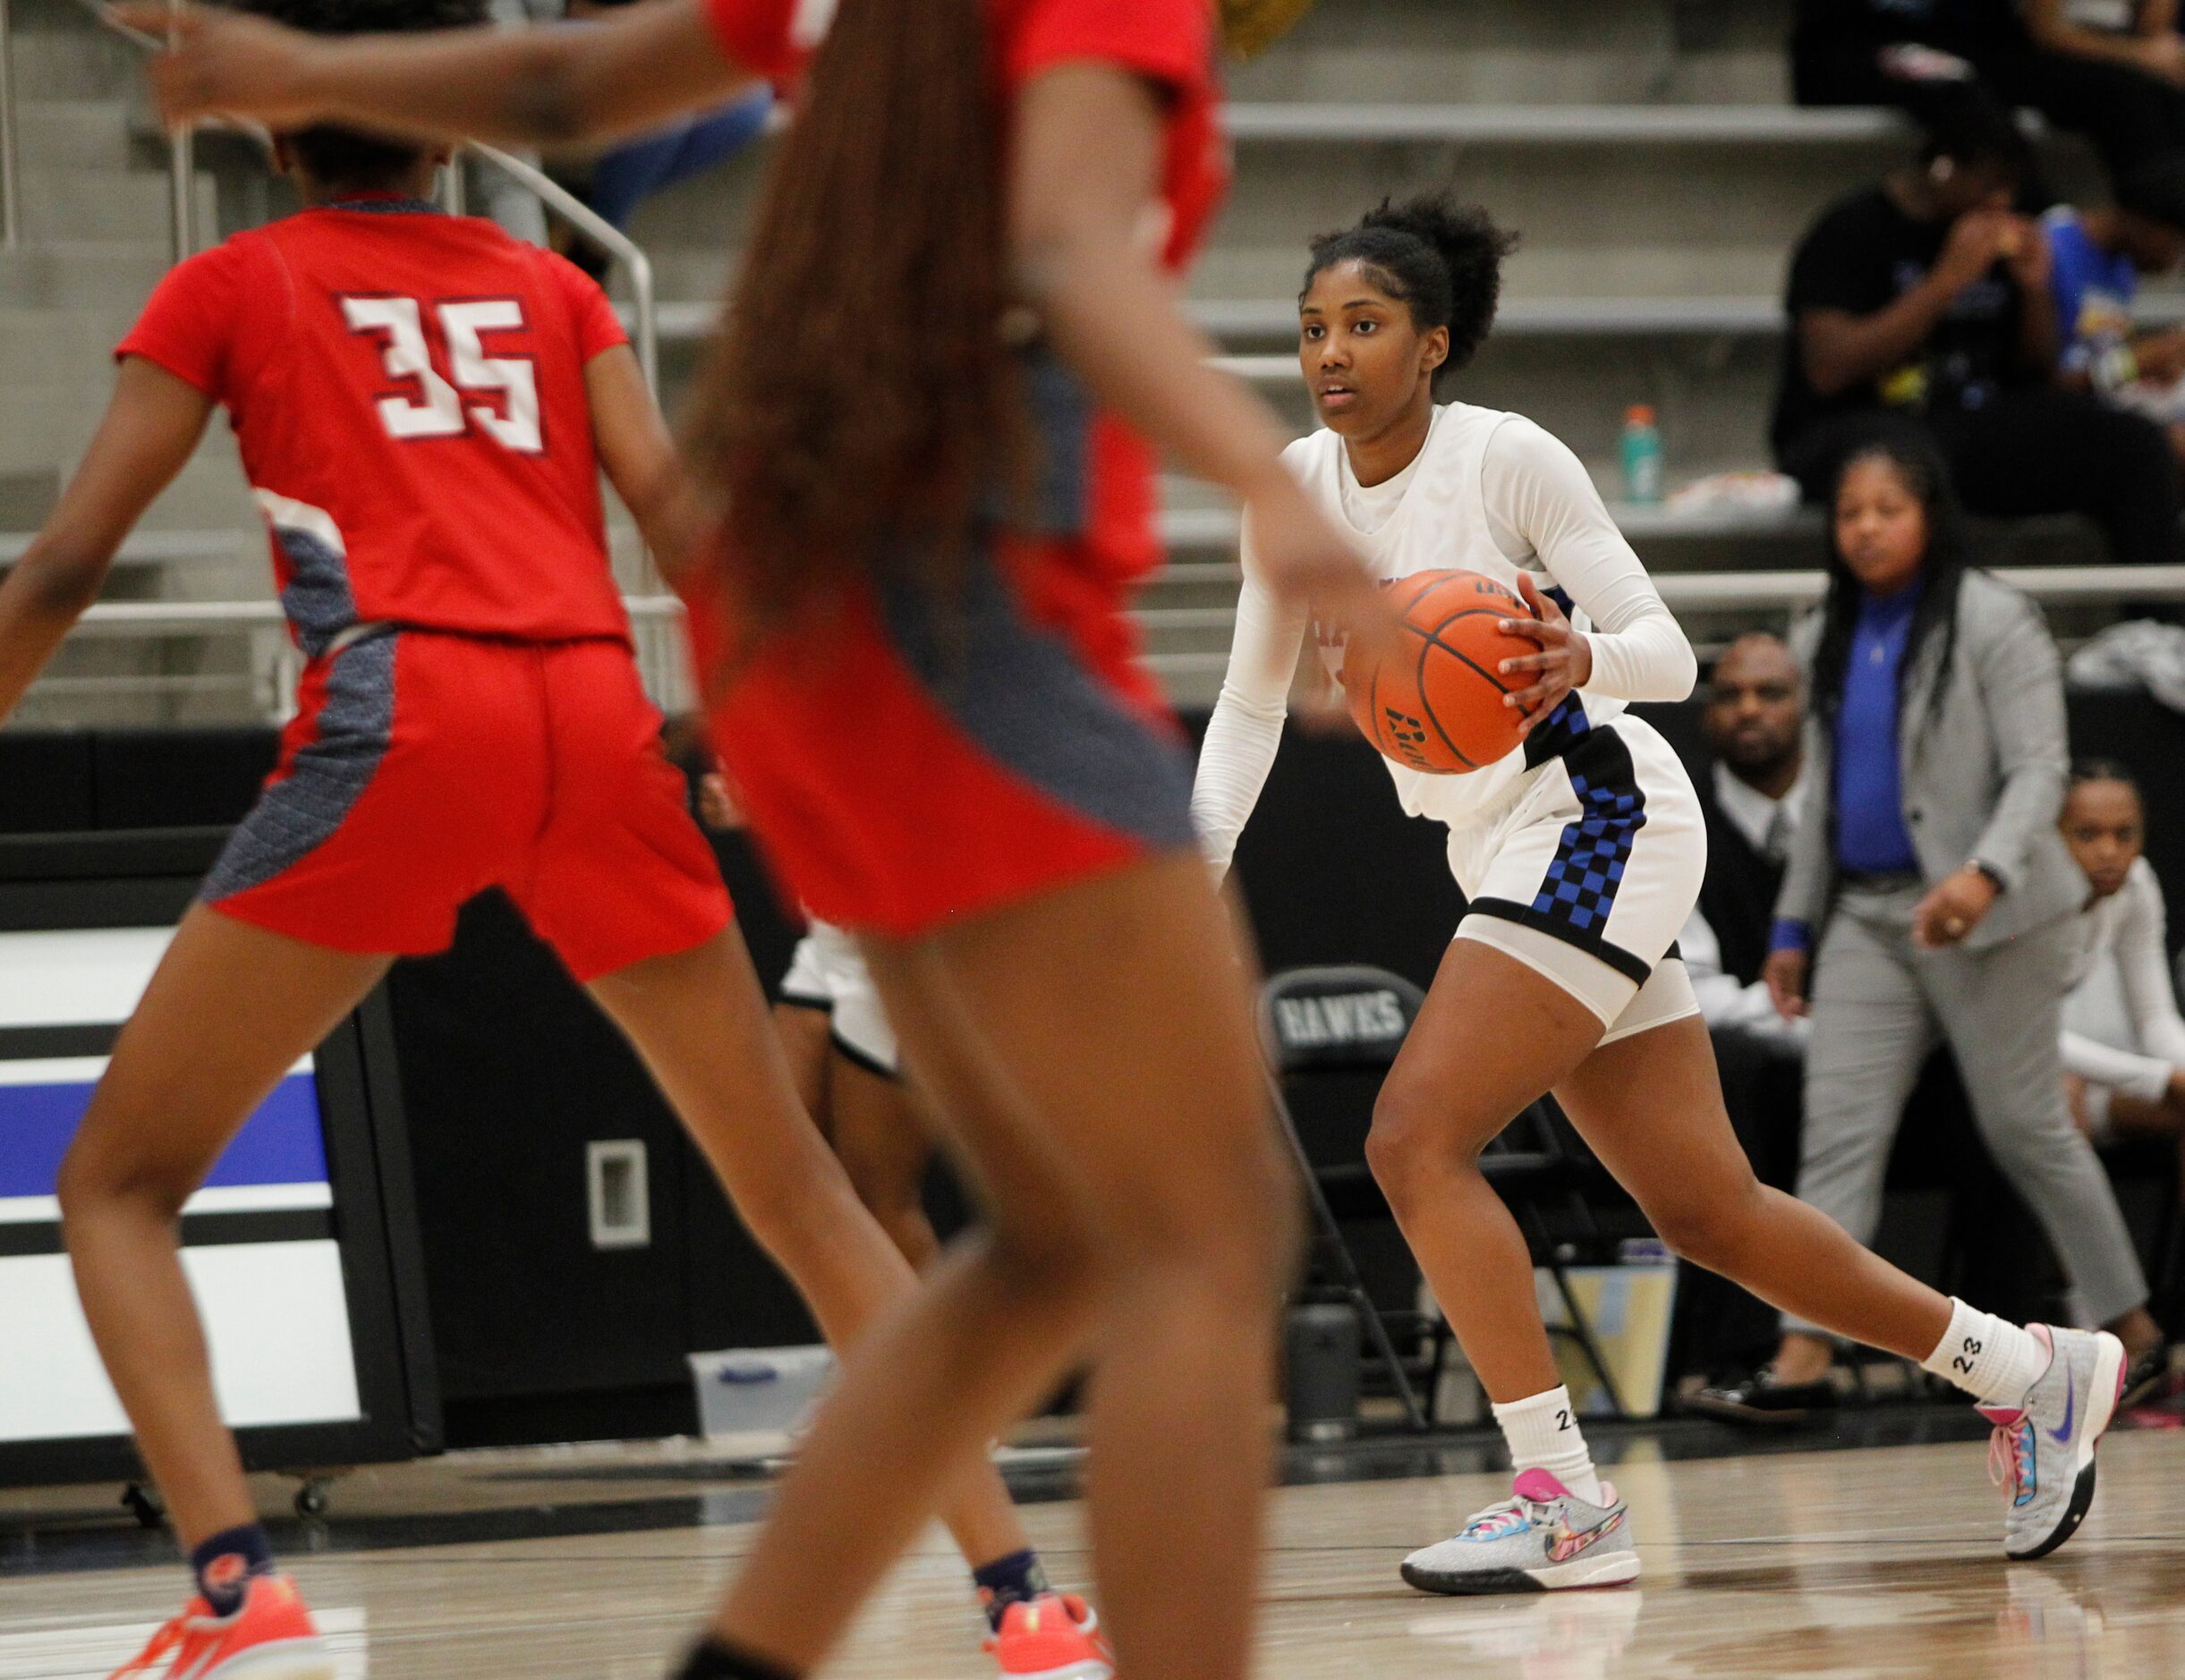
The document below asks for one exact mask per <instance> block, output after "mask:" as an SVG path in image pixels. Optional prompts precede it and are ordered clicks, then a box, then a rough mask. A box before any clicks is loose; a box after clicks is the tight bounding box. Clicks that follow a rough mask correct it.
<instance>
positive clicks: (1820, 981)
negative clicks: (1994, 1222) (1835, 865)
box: [1784, 889, 2147, 1334]
mask: <svg viewBox="0 0 2185 1680" xmlns="http://www.w3.org/2000/svg"><path fill="white" fill-rule="evenodd" d="M1917 898H1918V894H1917V890H1909V891H1905V892H1900V893H1889V894H1883V893H1876V892H1870V891H1869V892H1862V891H1859V890H1858V889H1847V890H1846V891H1845V892H1844V894H1843V895H1842V896H1841V898H1840V899H1839V900H1838V902H1837V905H1836V911H1835V913H1834V914H1833V915H1832V916H1831V917H1830V918H1829V921H1828V927H1827V930H1826V932H1825V933H1824V935H1823V936H1822V940H1821V948H1820V950H1819V951H1818V952H1817V953H1816V954H1815V962H1814V970H1813V981H1812V1009H1813V1033H1812V1036H1811V1038H1810V1039H1808V1041H1807V1051H1806V1137H1805V1147H1804V1155H1803V1158H1802V1160H1801V1162H1800V1165H1799V1168H1798V1199H1799V1200H1800V1201H1805V1202H1809V1203H1811V1204H1812V1205H1813V1206H1814V1207H1816V1208H1818V1209H1821V1211H1822V1212H1824V1213H1825V1214H1827V1215H1828V1216H1829V1217H1830V1218H1832V1219H1834V1220H1835V1221H1836V1222H1837V1223H1838V1224H1839V1225H1841V1226H1843V1228H1844V1229H1845V1230H1847V1231H1849V1233H1850V1234H1851V1235H1853V1236H1854V1237H1856V1238H1858V1240H1859V1241H1860V1242H1861V1243H1871V1242H1872V1241H1873V1240H1874V1234H1875V1228H1876V1226H1878V1225H1879V1224H1880V1221H1881V1216H1882V1177H1883V1171H1884V1170H1885V1169H1886V1167H1887V1166H1888V1162H1889V1150H1890V1145H1891V1144H1892V1142H1893V1141H1895V1138H1896V1133H1897V1124H1898V1121H1899V1119H1900V1116H1902V1114H1903V1111H1904V1105H1905V1101H1906V1099H1908V1098H1909V1096H1910V1095H1911V1092H1912V1087H1913V1085H1914V1084H1915V1083H1916V1082H1917V1080H1918V1077H1919V1070H1920V1067H1921V1065H1922V1064H1924V1063H1925V1062H1926V1059H1927V1057H1928V1056H1930V1055H1931V1054H1932V1053H1933V1052H1934V1048H1935V1046H1936V1044H1937V1043H1938V1042H1940V1041H1943V1040H1946V1041H1947V1042H1948V1043H1949V1045H1950V1048H1951V1050H1952V1051H1953V1052H1955V1054H1956V1056H1957V1062H1958V1067H1959V1070H1960V1073H1962V1075H1963V1077H1964V1081H1965V1089H1966V1094H1967V1095H1968V1097H1969V1098H1970V1099H1971V1105H1972V1111H1973V1118H1974V1121H1975V1123H1976V1124H1977V1125H1978V1126H1979V1129H1980V1135H1981V1137H1982V1138H1983V1140H1985V1142H1986V1144H1987V1147H1988V1150H1989V1151H1990V1152H1991V1153H1992V1154H1993V1155H1994V1158H1995V1162H1996V1165H1997V1166H1998V1167H2001V1168H2002V1171H2003V1172H2004V1174H2005V1175H2007V1176H2008V1177H2009V1178H2010V1180H2011V1184H2014V1185H2015V1186H2016V1187H2017V1189H2018V1192H2019V1195H2021V1196H2023V1197H2024V1198H2025V1199H2026V1201H2027V1204H2028V1206H2029V1207H2031V1208H2032V1209H2033V1210H2034V1213H2035V1215H2036V1217H2037V1218H2039V1219H2040V1221H2041V1226H2042V1228H2043V1229H2044V1230H2045V1231H2046V1232H2047V1234H2048V1240H2049V1242H2050V1243H2051V1244H2052V1245H2053V1247H2054V1248H2055V1251H2056V1254H2057V1257H2058V1258H2059V1259H2060V1260H2062V1262H2063V1266H2064V1269H2065V1270H2066V1271H2067V1272H2068V1273H2069V1274H2070V1279H2071V1283H2072V1285H2073V1287H2074V1289H2075V1290H2076V1292H2077V1294H2078V1296H2079V1301H2080V1302H2081V1303H2082V1305H2083V1307H2084V1310H2085V1311H2086V1312H2087V1315H2088V1316H2089V1317H2091V1318H2092V1319H2094V1321H2095V1322H2096V1323H2097V1324H2106V1323H2109V1322H2110V1321H2111V1320H2113V1319H2116V1318H2118V1317H2119V1316H2120V1315H2121V1314H2123V1313H2125V1312H2129V1311H2131V1309H2132V1308H2134V1307H2137V1306H2138V1305H2140V1304H2141V1303H2142V1302H2145V1301H2146V1300H2147V1279H2146V1277H2144V1276H2143V1275H2142V1274H2141V1271H2140V1268H2139V1258H2138V1254H2137V1252H2135V1251H2134V1250H2133V1247H2132V1242H2131V1237H2130V1235H2129V1234H2128V1233H2127V1232H2126V1230H2125V1226H2124V1218H2123V1216H2122V1215H2121V1213H2120V1212H2119V1211H2118V1210H2117V1199H2116V1196H2115V1193H2114V1192H2113V1191H2112V1189H2111V1188H2110V1184H2109V1178H2108V1175H2106V1174H2104V1172H2103V1170H2102V1167H2101V1163H2100V1162H2099V1161H2098V1160H2097V1159H2096V1158H2095V1153H2094V1149H2093V1146H2092V1145H2090V1144H2089V1143H2088V1142H2087V1140H2086V1139H2085V1138H2084V1137H2082V1136H2081V1135H2080V1134H2079V1131H2078V1129H2077V1128H2076V1127H2075V1126H2073V1125H2072V1124H2071V1120H2070V1114H2069V1112H2068V1111H2067V1109H2066V1107H2065V1105H2064V1097H2063V1067H2062V1060H2061V1058H2060V1055H2059V1052H2058V1048H2057V1030H2058V1024H2059V1017H2060V1014H2061V1013H2062V996H2061V993H2060V987H2061V984H2062V974H2063V972H2064V970H2065V967H2066V958H2067V955H2068V952H2069V943H2068V942H2069V941H2070V938H2071V933H2070V918H2068V917H2065V918H2062V919H2059V920H2057V921H2052V922H2049V923H2047V924H2045V925H2044V926H2041V927H2037V928H2034V929H2029V930H2028V931H2027V932H2025V933H2023V934H2021V935H2019V937H2018V938H2015V939H2011V940H2010V941H2008V942H2007V943H2005V944H2002V945H2000V946H1990V947H1989V948H1988V949H1986V950H1984V951H1966V950H1962V949H1957V950H1948V951H1921V950H1918V949H1917V948H1916V947H1915V946H1913V944H1912V934H1911V910H1912V906H1913V904H1916V903H1917ZM1784 1328H1787V1329H1792V1330H1804V1331H1807V1332H1812V1333H1816V1334H1817V1333H1819V1332H1818V1329H1817V1327H1815V1326H1813V1325H1809V1324H1806V1323H1803V1322H1800V1321H1798V1320H1794V1319H1789V1318H1786V1319H1784Z"/></svg>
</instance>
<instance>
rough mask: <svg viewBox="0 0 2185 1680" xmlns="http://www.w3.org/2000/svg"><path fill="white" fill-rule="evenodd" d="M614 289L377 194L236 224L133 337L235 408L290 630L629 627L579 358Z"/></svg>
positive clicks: (313, 638)
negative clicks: (388, 624)
mask: <svg viewBox="0 0 2185 1680" xmlns="http://www.w3.org/2000/svg"><path fill="white" fill-rule="evenodd" d="M624 342H625V339H624V335H623V331H622V328H621V326H620V325H619V323H617V321H616V318H615V314H614V310H613V308H612V307H611V306H610V305H609V304H608V301H607V298H606V295H605V294H604V293H602V292H601V291H600V290H599V287H598V286H597V285H595V284H592V282H591V280H590V279H588V278H586V277H585V276H584V275H582V273H581V272H579V271H578V270H577V269H576V268H575V267H573V266H571V265H570V264H569V263H567V262H565V261H564V260H563V259H561V258H559V257H557V256H554V255H553V254H551V253H550V252H548V251H543V250H539V249H537V248H536V247H534V246H531V245H527V244H524V243H523V242H519V241H516V240H514V239H511V238H509V237H508V235H506V233H502V232H501V231H500V229H499V228H497V227H496V226H495V225H493V224H492V223H490V222H486V221H480V220H476V219H473V218H471V217H466V216H445V215H442V214H440V213H439V212H438V211H437V210H434V209H433V208H431V207H430V206H429V205H422V204H417V203H413V202H412V201H409V200H406V199H393V198H387V197H372V198H362V199H347V200H344V201H343V202H342V203H341V204H339V205H335V206H328V207H325V208H318V209H310V210H305V211H303V212H302V213H301V214H300V215H296V216H289V217H287V218H286V219H285V220H283V221H279V222H276V223H273V224H272V225H269V226H267V227H263V228H259V229H256V230H253V231H251V232H250V233H240V234H237V235H236V236H235V237H234V238H233V239H230V240H228V241H227V242H225V243H224V244H222V245H220V246H218V247H217V249H215V250H208V251H206V252H204V253H203V254H202V255H200V256H197V257H193V258H191V259H190V260H189V261H187V262H185V263H183V264H182V265H181V266H180V267H177V268H175V269H174V271H173V272H172V273H171V274H169V275H168V276H167V277H166V279H165V280H164V281H162V282H161V283H160V285H159V287H158V289H157V291H156V292H154V293H153V294H152V298H151V301H150V302H149V304H147V305H146V307H145V310H144V313H143V316H142V317H141V318H140V319H139V321H138V322H137V325H136V327H135V328H134V329H133V330H132V332H131V333H130V335H129V336H128V337H127V338H125V339H123V341H122V344H121V345H120V346H119V348H118V349H117V350H116V352H115V354H116V355H117V356H142V357H144V358H146V359H147V360H148V361H154V362H157V364H158V365H159V366H161V367H163V368H165V369H167V370H168V371H169V372H171V373H173V374H174V375H176V376H177V377H178V378H183V379H185V380H187V381H189V383H190V384H191V385H193V386H197V388H198V389H199V390H200V391H203V392H204V393H205V394H206V395H208V396H211V397H213V398H215V399H217V401H218V402H220V403H223V404H225V407H226V409H227V411H228V415H229V418H230V420H232V422H233V424H234V428H235V435H236V439H237V441H238V443H239V444H240V445H241V449H242V467H243V471H244V474H245V475H246V476H247V477H248V479H249V480H250V483H251V489H252V491H253V492H254V493H255V495H256V496H257V498H258V502H259V507H260V508H261V510H263V512H264V513H265V515H266V520H267V523H268V526H269V527H270V529H271V530H272V535H273V564H274V570H275V573H276V578H277V580H278V582H279V585H280V590H281V599H282V604H283V606H284V607H285V608H286V610H287V613H288V616H289V622H290V624H291V626H292V627H293V630H294V632H295V633H296V637H297V640H298V641H300V642H301V643H302V645H303V647H304V648H305V649H306V650H307V651H312V652H317V651H319V650H320V649H323V647H324V646H325V645H326V643H327V641H330V640H331V639H332V638H333V637H334V636H335V635H336V634H338V633H339V632H340V631H341V630H343V629H344V628H345V627H346V626H347V625H350V624H360V623H373V622H378V621H393V622H397V623H401V624H415V625H419V626H422V627H427V628H431V629H440V630H454V631H462V632H469V633H472V634H477V635H489V636H502V637H513V638H516V639H520V640H523V641H565V640H569V639H573V638H577V637H588V636H615V637H625V638H626V636H627V635H628V624H627V620H626V619H625V615H624V613H623V609H622V603H621V599H620V598H619V596H618V594H617V592H616V588H615V583H614V579H613V576H612V574H611V573H610V572H609V570H608V560H607V533H606V525H605V520H604V514H603V511H602V509H601V505H600V497H599V463H598V461H597V458H596V456H595V454H594V451H593V447H592V434H591V407H590V403H588V401H587V399H586V395H585V390H584V364H585V363H586V362H588V361H591V358H592V357H594V356H596V355H598V354H599V353H600V352H603V351H605V350H608V349H610V348H612V347H613V346H614V345H616V344H622V343H624Z"/></svg>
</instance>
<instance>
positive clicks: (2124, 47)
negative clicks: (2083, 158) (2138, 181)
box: [1986, 0, 2185, 185]
mask: <svg viewBox="0 0 2185 1680" xmlns="http://www.w3.org/2000/svg"><path fill="white" fill-rule="evenodd" d="M1986 3H1991V4H1992V3H1993V0H1986ZM2021 4H2022V6H2023V13H2022V16H2023V27H2024V30H2025V41H2024V44H2023V46H2022V47H2020V48H2019V50H2018V51H2017V52H2015V53H2014V54H2012V55H2011V56H2010V58H2009V60H2008V61H2007V62H2005V63H2002V64H1997V65H1995V66H1994V70H1995V73H1996V80H1997V85H1998V86H1999V87H2000V88H2001V89H2002V91H2003V93H2004V95H2005V97H2006V98H2012V99H2015V100H2017V101H2018V102H2019V104H2021V105H2029V106H2033V107H2034V109H2036V111H2039V112H2040V113H2041V114H2042V115H2044V116H2045V117H2047V118H2048V119H2049V120H2050V121H2051V122H2053V123H2055V124H2056V125H2057V127H2059V128H2066V129H2071V130H2074V131H2076V132H2079V133H2082V134H2084V135H2085V136H2086V137H2087V139H2088V140H2091V141H2092V142H2093V143H2094V147H2095V149H2096V151H2098V152H2100V153H2101V155H2102V161H2103V163H2104V165H2107V167H2108V169H2109V174H2110V178H2111V180H2112V181H2113V182H2117V183H2118V184H2120V185H2121V184H2122V182H2124V180H2125V179H2126V178H2127V177H2128V176H2130V174H2132V172H2133V171H2134V170H2135V169H2137V168H2138V167H2139V166H2140V165H2144V164H2147V163H2151V162H2153V161H2155V159H2156V158H2159V157H2170V156H2175V155H2178V154H2179V153H2181V151H2185V40H2181V39H2180V38H2179V36H2178V32H2177V10H2178V8H2177V0H2021Z"/></svg>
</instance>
